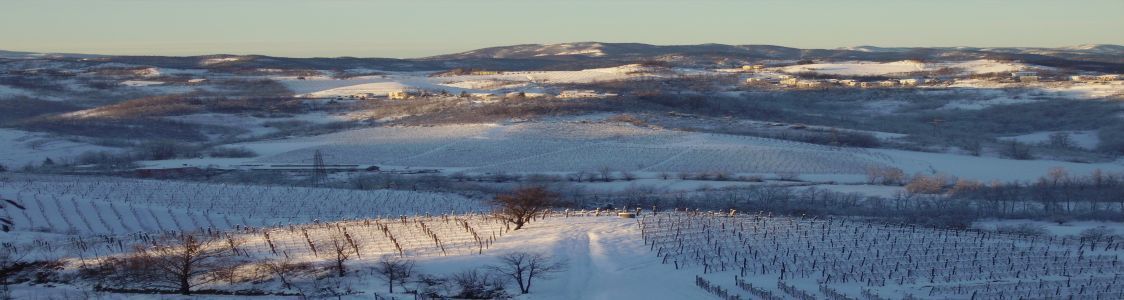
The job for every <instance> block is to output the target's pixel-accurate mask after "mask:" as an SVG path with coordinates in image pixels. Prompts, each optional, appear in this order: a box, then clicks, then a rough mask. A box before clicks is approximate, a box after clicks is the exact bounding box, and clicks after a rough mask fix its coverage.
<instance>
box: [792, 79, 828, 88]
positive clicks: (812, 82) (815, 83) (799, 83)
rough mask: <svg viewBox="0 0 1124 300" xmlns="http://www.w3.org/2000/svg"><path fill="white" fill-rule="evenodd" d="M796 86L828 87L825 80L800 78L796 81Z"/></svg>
mask: <svg viewBox="0 0 1124 300" xmlns="http://www.w3.org/2000/svg"><path fill="white" fill-rule="evenodd" d="M796 86H797V87H801V88H822V87H827V82H824V81H823V80H800V81H797V82H796Z"/></svg>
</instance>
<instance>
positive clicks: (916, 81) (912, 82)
mask: <svg viewBox="0 0 1124 300" xmlns="http://www.w3.org/2000/svg"><path fill="white" fill-rule="evenodd" d="M898 83H899V84H901V85H904V86H915V85H919V84H922V83H925V80H924V79H919V78H907V79H901V80H898Z"/></svg>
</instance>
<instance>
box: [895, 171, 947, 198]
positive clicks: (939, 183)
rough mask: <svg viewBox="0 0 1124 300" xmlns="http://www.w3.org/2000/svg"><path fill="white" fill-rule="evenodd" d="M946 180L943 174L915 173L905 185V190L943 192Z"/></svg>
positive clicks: (926, 192)
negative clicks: (926, 174)
mask: <svg viewBox="0 0 1124 300" xmlns="http://www.w3.org/2000/svg"><path fill="white" fill-rule="evenodd" d="M947 182H948V180H947V179H945V177H944V176H939V175H938V176H925V175H922V174H917V175H914V176H913V180H910V181H909V184H906V185H905V190H906V191H907V192H909V193H912V194H940V193H942V192H944V188H945V185H946V184H947Z"/></svg>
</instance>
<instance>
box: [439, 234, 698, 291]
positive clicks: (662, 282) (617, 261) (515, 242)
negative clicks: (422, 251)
mask: <svg viewBox="0 0 1124 300" xmlns="http://www.w3.org/2000/svg"><path fill="white" fill-rule="evenodd" d="M513 251H525V252H538V253H546V254H549V255H552V256H554V257H556V258H560V259H565V260H567V261H568V262H569V268H567V269H566V271H565V272H562V273H559V274H556V276H553V279H545V280H540V281H536V282H535V283H534V285H533V287H532V290H531V294H530V295H526V296H524V297H520V298H523V299H702V298H709V296H708V295H707V294H705V292H703V291H702V290H701V289H699V288H697V287H695V286H694V273H692V272H685V271H676V270H675V268H674V267H673V266H671V265H665V264H660V261H659V260H657V259H656V256H655V255H652V254H651V253H649V251H648V247H647V246H645V245H644V243H643V239H641V238H640V230H639V229H638V228H637V223H636V220H635V219H619V218H615V217H570V218H565V217H554V218H548V219H546V220H544V221H540V222H534V223H531V224H530V225H528V226H527V227H526V228H525V229H521V230H518V231H515V232H512V233H510V234H507V235H505V236H504V237H502V238H501V239H500V240H499V241H497V242H496V243H495V244H493V245H492V246H491V248H489V249H488V251H487V252H485V256H484V257H480V256H453V257H432V258H425V259H420V260H419V261H418V267H419V268H420V269H421V270H422V271H423V272H426V273H438V274H442V273H443V274H451V273H454V272H457V271H461V270H465V269H469V268H478V267H480V266H483V265H487V264H494V263H495V262H496V259H495V258H493V257H494V256H498V255H501V254H503V253H507V252H513Z"/></svg>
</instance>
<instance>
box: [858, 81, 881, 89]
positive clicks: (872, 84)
mask: <svg viewBox="0 0 1124 300" xmlns="http://www.w3.org/2000/svg"><path fill="white" fill-rule="evenodd" d="M878 86H879V84H878V83H877V82H859V87H861V88H864V89H865V88H872V87H878Z"/></svg>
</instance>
